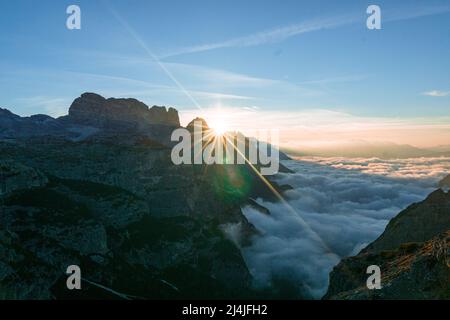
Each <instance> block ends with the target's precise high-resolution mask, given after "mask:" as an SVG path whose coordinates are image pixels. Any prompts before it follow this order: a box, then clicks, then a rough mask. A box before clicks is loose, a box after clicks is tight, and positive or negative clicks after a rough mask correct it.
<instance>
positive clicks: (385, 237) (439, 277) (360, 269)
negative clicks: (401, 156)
mask: <svg viewBox="0 0 450 320" xmlns="http://www.w3.org/2000/svg"><path fill="white" fill-rule="evenodd" d="M449 248H450V193H449V192H445V191H444V190H442V189H438V190H436V191H434V192H432V193H431V194H430V195H429V196H428V197H427V198H426V199H425V200H423V201H422V202H419V203H415V204H412V205H411V206H409V207H408V208H406V209H405V210H403V211H402V212H400V213H399V214H398V215H397V216H396V217H395V218H393V219H392V220H391V221H390V222H389V224H388V225H387V227H386V229H385V231H384V232H383V234H382V235H381V236H380V237H379V238H378V239H376V240H375V241H374V242H372V243H371V244H369V245H368V246H367V247H366V248H365V249H363V250H362V251H361V252H360V253H359V254H358V255H357V256H354V257H350V258H346V259H343V260H342V261H341V262H340V263H339V264H338V265H337V266H336V267H334V269H333V271H332V272H331V274H330V285H329V288H328V292H327V294H326V295H325V296H324V299H450V286H449V284H450V252H449ZM370 265H378V266H379V267H380V269H381V286H382V288H381V289H380V290H369V289H368V288H367V286H366V280H367V278H368V276H369V275H368V274H366V269H367V267H368V266H370Z"/></svg>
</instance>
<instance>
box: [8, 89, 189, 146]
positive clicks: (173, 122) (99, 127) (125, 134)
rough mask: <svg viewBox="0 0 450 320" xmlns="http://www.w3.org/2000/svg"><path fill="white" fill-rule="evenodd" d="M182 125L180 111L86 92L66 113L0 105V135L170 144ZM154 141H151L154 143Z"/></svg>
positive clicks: (11, 137) (26, 137) (22, 137)
mask: <svg viewBox="0 0 450 320" xmlns="http://www.w3.org/2000/svg"><path fill="white" fill-rule="evenodd" d="M179 126H180V121H179V117H178V111H177V110H175V109H173V108H169V109H166V108H165V107H158V106H153V107H151V108H149V107H148V106H147V105H145V104H144V103H143V102H140V101H138V100H136V99H114V98H109V99H105V98H103V97H102V96H100V95H98V94H95V93H84V94H82V95H81V96H80V97H79V98H77V99H75V100H74V102H73V103H72V105H71V106H70V108H69V114H68V115H67V116H63V117H60V118H58V119H54V118H52V117H49V116H46V115H34V116H31V117H20V116H17V115H15V114H13V113H11V112H10V111H9V110H7V109H1V108H0V138H3V139H4V138H9V139H24V138H25V139H28V138H30V137H38V136H41V137H43V136H48V137H52V138H54V137H60V138H62V139H65V140H70V141H82V140H86V139H93V140H96V141H98V140H108V139H110V140H115V141H119V142H120V141H123V142H127V141H130V140H139V139H142V138H147V139H151V140H153V142H156V143H159V144H162V145H165V146H169V145H171V141H170V135H171V133H172V131H173V129H174V128H177V127H179ZM153 142H152V143H153Z"/></svg>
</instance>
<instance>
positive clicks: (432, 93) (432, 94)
mask: <svg viewBox="0 0 450 320" xmlns="http://www.w3.org/2000/svg"><path fill="white" fill-rule="evenodd" d="M449 94H450V91H439V90H431V91H427V92H424V93H423V95H425V96H429V97H446V96H448V95H449Z"/></svg>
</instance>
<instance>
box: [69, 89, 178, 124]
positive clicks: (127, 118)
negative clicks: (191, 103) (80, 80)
mask: <svg viewBox="0 0 450 320" xmlns="http://www.w3.org/2000/svg"><path fill="white" fill-rule="evenodd" d="M69 119H70V120H71V121H73V122H75V123H78V124H82V125H88V126H94V127H107V126H111V125H117V124H120V123H125V124H127V125H128V126H132V127H135V128H138V129H143V128H146V127H148V126H149V125H155V124H161V125H167V126H176V127H178V126H179V125H180V121H179V117H178V112H177V111H176V110H175V109H173V108H169V110H167V109H166V107H160V106H153V107H151V108H149V107H148V106H147V105H146V104H145V103H143V102H141V101H139V100H137V99H124V98H120V99H116V98H109V99H105V98H104V97H102V96H100V95H98V94H96V93H83V94H82V95H81V96H80V97H78V98H77V99H75V100H74V102H73V103H72V105H71V106H70V108H69Z"/></svg>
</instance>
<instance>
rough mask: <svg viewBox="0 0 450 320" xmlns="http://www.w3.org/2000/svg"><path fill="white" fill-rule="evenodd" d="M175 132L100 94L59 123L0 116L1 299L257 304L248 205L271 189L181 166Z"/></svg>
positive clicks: (221, 171)
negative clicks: (74, 273) (72, 276)
mask: <svg viewBox="0 0 450 320" xmlns="http://www.w3.org/2000/svg"><path fill="white" fill-rule="evenodd" d="M204 123H205V125H206V122H204ZM178 126H179V120H178V114H177V112H176V110H174V109H169V110H166V108H164V107H152V108H148V107H147V106H146V105H145V104H143V103H142V102H139V101H137V100H135V99H105V98H103V97H101V96H99V95H96V94H93V93H86V94H83V95H82V96H81V97H79V98H77V99H76V100H75V101H74V102H73V104H72V106H71V107H70V110H69V114H68V115H67V116H64V117H60V118H58V119H53V118H51V117H48V116H44V115H37V116H32V117H26V118H25V117H19V116H17V115H14V114H12V113H11V112H9V111H7V110H5V109H0V150H1V151H2V152H1V153H0V188H1V189H0V299H2V298H6V299H65V298H69V299H71V298H80V299H88V298H97V299H99V298H108V299H110V298H113V299H117V298H124V297H128V298H132V299H134V298H151V299H165V298H175V299H178V298H185V299H187V298H189V299H197V298H203V299H206V298H208V299H211V298H229V297H234V298H254V297H259V294H261V292H259V291H257V290H255V289H254V288H253V287H252V276H251V274H250V272H249V270H248V268H247V266H246V264H245V261H244V259H243V257H242V254H241V251H240V249H241V247H244V246H246V245H248V244H250V243H251V241H252V237H253V236H254V235H255V234H257V230H256V229H255V227H254V226H253V225H251V224H250V223H249V222H248V221H247V219H246V218H245V216H244V215H243V213H242V211H241V208H240V207H241V205H243V204H245V203H247V201H248V199H249V198H257V197H266V196H267V197H269V196H270V195H272V193H271V191H270V190H269V188H268V187H267V185H266V184H265V183H263V182H262V181H261V179H259V178H258V176H257V174H255V173H254V172H253V170H252V169H251V168H250V167H249V166H225V165H211V166H208V167H207V168H206V167H205V166H203V165H179V166H176V165H174V164H173V163H172V161H171V148H170V144H169V143H168V141H170V135H171V132H172V131H173V129H174V128H177V127H178ZM274 187H275V188H276V189H277V190H280V192H281V188H279V186H278V185H277V184H276V183H274ZM272 197H273V195H272ZM274 201H276V199H274ZM266 211H267V209H266ZM265 213H268V211H267V212H265ZM229 230H234V231H233V232H232V233H233V234H232V235H230V233H231V232H229ZM227 232H228V233H227ZM69 265H78V266H80V268H81V270H82V275H83V281H82V288H83V289H82V290H80V291H78V290H73V291H69V290H67V287H66V279H67V274H66V270H67V267H68V266H69ZM105 288H109V289H110V290H105ZM114 292H116V293H114Z"/></svg>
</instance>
